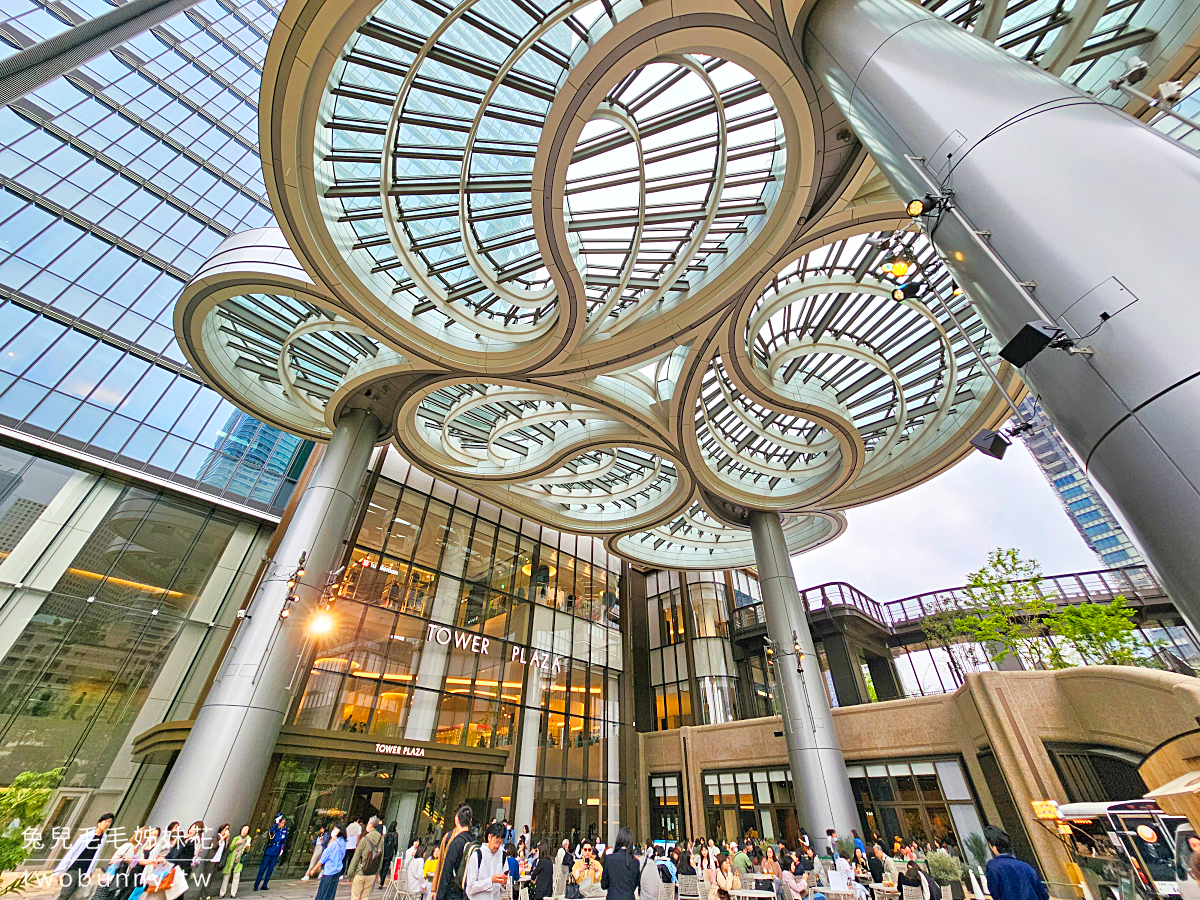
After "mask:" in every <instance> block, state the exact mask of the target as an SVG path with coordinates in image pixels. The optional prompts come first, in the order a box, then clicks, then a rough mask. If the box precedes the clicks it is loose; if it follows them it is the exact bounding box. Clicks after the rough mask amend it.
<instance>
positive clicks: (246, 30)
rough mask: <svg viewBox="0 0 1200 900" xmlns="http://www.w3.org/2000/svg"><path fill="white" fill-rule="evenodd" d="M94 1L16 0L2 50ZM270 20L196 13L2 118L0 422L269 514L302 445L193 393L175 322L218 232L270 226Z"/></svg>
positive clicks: (68, 20) (195, 387)
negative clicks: (265, 123) (264, 157)
mask: <svg viewBox="0 0 1200 900" xmlns="http://www.w3.org/2000/svg"><path fill="white" fill-rule="evenodd" d="M110 8H111V7H110V6H109V5H108V4H107V3H103V2H100V0H66V2H63V3H59V2H50V0H13V2H11V3H6V4H5V5H4V10H3V13H0V23H2V24H0V48H2V52H3V53H4V55H8V54H9V53H12V52H15V51H16V50H18V49H21V48H22V47H24V46H28V45H30V44H33V43H36V42H38V41H40V40H43V39H45V38H48V37H51V36H53V35H54V34H56V33H58V32H60V31H62V30H64V29H65V28H66V27H67V26H68V25H70V24H74V23H75V22H78V21H83V20H85V19H89V18H92V17H93V15H98V14H100V13H103V12H105V11H107V10H108V9H110ZM275 10H276V7H275V6H274V5H272V4H267V3H262V2H259V0H251V2H232V3H226V2H219V0H204V2H202V3H200V4H198V5H197V6H195V7H193V8H192V9H190V10H188V11H187V12H186V13H182V14H180V15H177V16H175V17H173V18H171V19H169V20H167V21H166V22H164V23H162V24H161V25H158V26H155V27H154V28H151V29H150V30H148V31H146V32H144V33H143V34H140V35H138V36H137V37H135V38H133V39H132V40H130V41H128V42H127V43H125V44H124V45H122V46H120V47H118V48H116V49H115V50H113V51H112V52H110V53H105V54H103V55H102V56H100V57H98V58H97V59H95V60H92V61H91V62H89V63H86V64H85V65H83V66H81V67H79V68H78V69H76V70H74V71H72V72H70V73H68V74H67V75H65V76H63V77H61V78H57V79H55V80H54V81H52V82H50V83H49V84H47V85H45V86H44V87H42V88H39V89H38V90H36V91H34V92H32V93H30V94H28V95H27V96H25V97H23V98H20V99H18V100H16V101H14V102H13V103H11V104H10V105H8V106H6V107H3V108H0V131H2V133H3V134H4V136H5V138H4V146H3V148H2V149H0V321H3V322H4V323H5V326H6V327H5V328H4V330H3V337H2V338H0V340H2V341H3V342H4V343H3V346H0V429H2V430H3V431H4V432H7V433H8V434H9V435H10V436H12V437H16V436H28V437H31V438H33V439H34V440H35V441H46V442H49V443H50V444H52V445H57V446H61V447H63V448H65V449H67V450H68V451H70V452H72V453H82V454H84V455H85V456H88V457H94V458H96V459H99V460H103V461H104V462H105V463H107V464H109V465H110V466H112V465H117V466H120V467H121V469H122V470H123V471H125V472H128V473H136V474H141V475H144V476H149V477H150V478H152V479H153V480H155V482H156V483H163V482H166V483H177V484H181V485H184V486H186V487H188V488H196V489H199V490H201V491H204V492H206V493H212V494H215V495H218V496H220V497H223V498H226V499H227V500H229V501H232V502H234V503H238V504H242V505H245V506H247V507H250V508H252V509H256V510H266V511H272V512H278V511H280V510H282V508H283V507H284V506H285V505H286V503H287V499H288V496H289V494H290V492H291V489H292V487H293V486H294V484H295V480H296V478H297V476H298V475H299V472H300V470H301V469H302V468H303V465H304V461H305V459H306V458H307V454H308V451H309V449H311V446H310V445H309V444H308V443H307V442H304V441H302V440H300V439H299V438H296V437H294V436H292V435H287V434H283V433H281V432H280V431H279V430H278V429H276V428H272V427H269V426H266V425H263V424H262V423H260V422H257V421H256V420H254V419H252V418H250V417H249V416H246V415H244V414H243V413H241V412H239V411H238V410H236V409H235V408H234V407H233V406H232V405H231V404H229V403H228V402H227V401H225V400H223V399H221V398H220V397H219V396H218V395H217V394H216V392H214V391H212V390H210V389H209V388H207V387H205V386H204V385H203V383H202V382H201V380H200V379H199V378H198V377H197V376H196V375H195V374H194V373H193V372H192V371H191V370H190V369H189V368H188V367H187V365H186V363H185V360H184V358H183V355H182V353H181V352H180V350H179V347H178V346H177V344H176V342H175V336H174V332H173V327H172V315H173V307H174V301H175V298H176V297H177V296H178V294H179V292H180V290H181V289H182V287H183V285H184V283H185V282H186V281H187V279H188V278H189V277H190V276H191V275H192V274H194V273H195V271H196V269H197V268H198V267H199V265H200V264H201V263H202V262H203V261H204V260H205V259H206V258H207V257H208V256H209V254H210V253H211V252H212V251H213V250H214V249H215V248H216V246H217V245H218V244H219V243H220V242H221V241H222V240H223V239H224V238H225V237H227V236H229V235H230V234H233V233H234V232H236V231H241V230H244V229H247V228H253V227H258V226H263V225H268V224H271V222H272V221H273V220H272V216H271V211H270V207H269V206H268V203H267V198H266V191H265V187H264V185H263V181H262V170H261V164H260V161H259V156H258V134H257V122H258V87H259V81H260V79H261V74H262V62H263V57H264V55H265V54H266V50H267V43H268V40H269V38H270V34H271V31H272V29H273V27H274V23H275V18H276V12H275Z"/></svg>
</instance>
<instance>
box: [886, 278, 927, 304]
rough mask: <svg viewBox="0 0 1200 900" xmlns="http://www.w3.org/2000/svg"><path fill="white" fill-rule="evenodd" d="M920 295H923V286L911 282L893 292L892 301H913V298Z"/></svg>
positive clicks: (899, 286)
mask: <svg viewBox="0 0 1200 900" xmlns="http://www.w3.org/2000/svg"><path fill="white" fill-rule="evenodd" d="M919 293H921V286H920V285H919V284H916V283H914V282H911V281H910V282H909V283H908V284H901V285H897V286H896V287H895V288H894V289H893V290H892V299H893V300H911V299H912V298H913V297H915V296H917V295H918V294H919Z"/></svg>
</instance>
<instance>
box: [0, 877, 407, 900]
mask: <svg viewBox="0 0 1200 900" xmlns="http://www.w3.org/2000/svg"><path fill="white" fill-rule="evenodd" d="M40 874H42V873H35V877H36V876H37V875H40ZM244 874H245V873H243V875H244ZM253 888H254V873H253V872H251V873H250V881H249V882H248V883H247V882H246V880H245V879H244V878H243V880H242V884H241V886H240V887H239V888H238V900H313V898H314V897H316V895H317V881H316V880H315V879H314V880H313V881H300V880H299V879H298V878H288V879H272V880H271V887H270V888H269V889H268V890H266V891H255V890H253ZM193 893H194V892H193V891H188V893H187V894H185V895H184V896H183V897H182V898H180V900H192V897H193ZM383 893H384V892H383V889H382V888H379V887H376V888H375V890H374V891H372V892H371V900H383ZM56 896H58V888H57V887H53V886H50V885H49V884H47V885H46V886H45V887H35V888H32V889H30V890H27V891H23V892H22V893H20V894H18V895H11V894H10V895H9V897H10V898H12V900H15V898H16V897H21V898H25V900H50V898H53V897H56ZM213 896H214V898H215V896H216V895H215V894H214V895H213ZM349 896H350V882H349V881H345V880H343V881H340V882H338V891H337V900H347V898H348V897H349ZM226 900H228V898H226Z"/></svg>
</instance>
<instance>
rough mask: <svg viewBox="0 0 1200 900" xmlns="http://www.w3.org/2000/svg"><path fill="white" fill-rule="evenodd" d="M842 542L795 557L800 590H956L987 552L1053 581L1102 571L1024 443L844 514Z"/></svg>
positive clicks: (893, 594) (885, 593)
mask: <svg viewBox="0 0 1200 900" xmlns="http://www.w3.org/2000/svg"><path fill="white" fill-rule="evenodd" d="M847 516H848V518H849V521H850V527H849V528H848V529H847V530H846V533H845V534H843V535H842V537H840V538H839V539H838V540H836V541H834V542H833V543H831V544H828V545H826V546H824V547H821V548H818V549H817V550H814V551H812V552H811V553H805V554H803V555H801V556H797V557H795V558H793V559H792V567H793V569H795V572H796V582H797V583H798V584H799V585H800V588H801V590H803V589H804V588H806V587H810V586H812V585H817V584H823V583H825V582H828V581H846V582H849V583H850V584H852V585H854V586H855V587H857V588H858V589H859V590H861V591H863V592H864V593H866V594H868V595H869V596H871V597H873V598H874V599H876V600H895V599H897V598H899V597H907V596H910V595H912V594H920V593H924V592H925V591H933V590H938V589H941V588H950V587H957V586H958V585H960V584H962V583H963V581H964V580H965V578H966V574H967V573H968V572H970V571H973V570H975V569H978V568H979V567H980V566H982V565H983V563H984V562H985V561H986V558H987V553H988V551H989V550H994V549H995V548H996V547H1016V548H1017V549H1019V550H1020V551H1021V553H1022V555H1023V556H1025V557H1026V558H1029V557H1033V558H1034V559H1037V560H1038V562H1039V563H1041V566H1042V571H1043V572H1044V573H1045V574H1047V575H1058V574H1062V573H1066V572H1083V571H1088V570H1092V569H1099V568H1103V565H1102V563H1101V562H1100V560H1099V559H1098V558H1097V557H1096V555H1095V554H1093V553H1092V552H1091V550H1089V549H1088V546H1087V544H1085V543H1084V542H1083V539H1082V538H1081V537H1080V536H1079V533H1078V532H1077V531H1076V530H1075V526H1074V525H1073V524H1072V523H1071V520H1070V519H1069V518H1068V517H1067V514H1066V512H1064V511H1063V508H1062V506H1061V505H1060V504H1059V502H1058V497H1057V496H1056V495H1055V493H1054V491H1053V490H1052V489H1051V487H1050V486H1049V485H1048V484H1047V483H1046V479H1045V478H1044V477H1043V476H1042V473H1041V472H1040V471H1039V470H1038V468H1037V465H1036V463H1034V461H1033V458H1032V457H1031V456H1030V455H1029V453H1028V451H1027V450H1026V449H1025V445H1024V444H1022V443H1021V442H1020V441H1014V442H1013V445H1012V446H1011V447H1009V449H1008V452H1007V453H1006V454H1005V456H1004V459H1003V460H996V459H992V458H990V457H987V456H984V455H982V454H980V453H972V454H971V455H970V456H968V457H967V458H966V459H965V460H963V461H962V462H961V463H959V464H958V465H957V466H954V467H953V468H952V469H950V470H949V471H947V472H944V473H943V474H941V475H939V476H938V477H936V478H934V479H932V480H930V481H928V482H926V483H925V484H923V485H920V486H919V487H916V488H913V489H912V490H910V491H907V492H905V493H903V494H899V495H898V496H895V497H891V498H888V499H886V500H880V501H879V502H877V503H872V504H870V505H868V506H863V507H859V508H857V509H851V510H849V511H848V512H847Z"/></svg>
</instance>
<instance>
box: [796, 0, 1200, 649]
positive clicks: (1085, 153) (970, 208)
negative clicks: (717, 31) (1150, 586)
mask: <svg viewBox="0 0 1200 900" xmlns="http://www.w3.org/2000/svg"><path fill="white" fill-rule="evenodd" d="M1076 5H1077V6H1079V4H1076ZM803 43H804V54H805V61H806V64H807V65H808V67H809V68H810V69H811V70H812V71H813V73H814V75H815V76H816V78H817V80H818V81H820V82H823V83H824V86H825V87H826V88H827V89H828V91H829V93H830V95H831V97H832V98H833V100H834V102H836V103H837V105H838V107H839V108H840V109H841V110H842V112H843V113H844V114H845V115H846V117H847V119H848V121H849V122H850V124H851V126H852V127H853V128H854V130H855V132H856V133H857V134H858V137H859V138H860V139H861V140H862V141H863V143H864V144H865V145H866V147H867V149H868V150H869V151H870V152H871V155H872V157H873V158H874V160H875V162H876V164H877V165H878V166H879V168H880V169H881V170H882V171H883V172H884V174H885V175H886V176H887V178H888V180H889V181H890V182H891V184H892V186H893V187H894V188H895V189H896V191H897V192H898V193H899V194H900V196H901V198H902V199H904V200H908V199H911V198H916V197H923V196H924V195H925V194H927V193H930V192H939V191H940V190H941V189H942V187H943V186H944V187H946V188H949V189H951V190H952V191H953V196H952V198H951V202H952V204H953V207H954V209H952V210H950V211H948V212H944V213H943V214H941V216H940V218H939V219H937V221H936V225H935V223H934V220H933V219H932V218H930V219H929V221H927V223H926V231H927V233H928V234H929V236H930V239H931V240H932V242H933V244H934V246H935V247H936V248H937V250H938V253H939V254H940V255H941V256H942V259H943V260H944V261H945V263H946V266H947V267H948V268H949V269H950V271H951V272H952V273H953V274H954V276H955V277H956V278H957V280H958V283H959V284H960V285H961V286H962V287H963V288H964V289H965V290H966V293H967V296H968V297H969V298H970V299H971V301H972V303H973V304H974V305H975V307H976V308H977V309H978V311H979V314H980V316H981V317H982V319H983V320H984V322H985V324H986V325H987V327H988V329H989V330H990V331H991V332H992V333H993V334H995V335H996V337H997V339H998V340H999V341H1000V343H1001V344H1002V345H1003V344H1004V343H1006V342H1007V341H1008V340H1010V339H1011V338H1012V337H1013V336H1014V335H1015V334H1016V333H1017V332H1018V331H1019V330H1020V329H1021V327H1022V326H1024V325H1025V323H1027V322H1030V321H1033V320H1037V319H1044V320H1047V321H1050V322H1051V323H1052V324H1054V325H1056V326H1057V327H1058V328H1060V329H1062V331H1063V333H1064V334H1065V335H1066V336H1067V337H1069V338H1071V339H1073V340H1075V341H1077V343H1078V345H1079V346H1080V347H1086V348H1090V349H1091V350H1093V351H1094V353H1093V355H1090V356H1087V355H1068V354H1067V353H1065V352H1061V351H1057V350H1050V349H1046V350H1043V351H1042V352H1041V354H1040V355H1038V356H1037V358H1036V359H1034V360H1033V361H1032V362H1030V363H1029V364H1028V365H1027V366H1025V368H1024V369H1023V371H1022V375H1023V377H1024V379H1025V380H1026V382H1027V383H1028V384H1029V385H1030V386H1031V387H1033V388H1034V389H1035V390H1036V391H1037V394H1038V398H1039V401H1040V402H1041V404H1042V405H1043V407H1044V408H1045V410H1046V412H1047V414H1048V416H1049V417H1050V419H1051V420H1052V421H1053V422H1054V425H1055V427H1057V428H1058V430H1059V431H1060V432H1061V433H1062V435H1063V437H1064V438H1065V439H1066V441H1067V442H1068V443H1069V444H1070V445H1071V447H1072V449H1073V450H1074V451H1075V452H1076V454H1077V455H1078V456H1079V458H1080V459H1081V460H1082V461H1083V463H1084V465H1085V466H1086V467H1087V470H1088V474H1089V475H1090V476H1091V477H1093V478H1094V479H1095V480H1096V482H1097V483H1098V484H1100V485H1101V486H1102V487H1103V488H1104V489H1105V491H1107V492H1108V494H1109V495H1110V496H1111V497H1112V498H1113V500H1114V501H1115V502H1116V504H1117V506H1118V507H1119V508H1120V510H1121V511H1122V512H1123V513H1124V514H1125V517H1126V518H1127V519H1128V520H1129V523H1130V525H1131V526H1132V528H1133V533H1134V535H1135V536H1136V537H1137V538H1138V540H1139V542H1140V543H1141V545H1142V547H1143V549H1144V550H1145V552H1146V556H1147V557H1148V558H1149V560H1150V562H1151V563H1152V564H1153V565H1154V567H1155V569H1157V570H1158V572H1159V574H1160V575H1161V576H1162V579H1163V582H1164V583H1165V584H1166V587H1167V590H1168V592H1169V593H1170V595H1171V598H1172V599H1173V600H1174V601H1175V603H1176V605H1177V606H1178V607H1179V609H1180V611H1181V612H1182V613H1183V614H1184V616H1185V617H1186V618H1187V619H1188V621H1189V623H1190V624H1191V625H1192V627H1193V628H1194V629H1195V628H1200V555H1198V554H1197V553H1196V551H1195V535H1196V534H1198V533H1200V414H1198V413H1200V378H1197V377H1196V376H1197V375H1200V357H1198V356H1197V354H1196V344H1197V340H1198V338H1200V306H1198V305H1197V304H1196V302H1195V294H1196V272H1195V260H1196V259H1200V228H1197V227H1196V210H1197V209H1200V157H1198V156H1197V155H1196V154H1195V153H1194V152H1192V151H1190V150H1188V149H1187V148H1185V147H1183V146H1182V145H1180V144H1178V143H1176V142H1174V141H1172V140H1170V139H1169V138H1167V137H1165V136H1163V135H1162V134H1160V133H1158V132H1156V131H1154V130H1153V129H1151V128H1148V127H1147V126H1146V125H1144V124H1142V123H1140V122H1138V121H1136V120H1134V119H1132V118H1130V117H1129V116H1126V115H1125V114H1124V113H1122V112H1120V111H1119V110H1117V109H1115V108H1114V107H1112V106H1108V105H1106V104H1103V103H1100V102H1098V101H1096V100H1095V99H1094V98H1093V97H1091V96H1090V95H1088V94H1085V93H1083V92H1082V91H1080V90H1078V89H1077V88H1075V87H1073V86H1071V85H1068V84H1065V83H1064V82H1062V81H1061V80H1059V79H1058V78H1055V77H1054V76H1053V75H1050V74H1047V73H1046V72H1044V71H1041V70H1040V69H1038V68H1036V67H1035V66H1032V65H1030V64H1029V63H1027V62H1024V61H1022V60H1019V59H1016V58H1014V57H1012V56H1010V55H1009V54H1007V53H1005V52H1004V51H1003V50H1000V49H999V48H997V47H995V46H993V45H991V44H989V43H987V42H985V41H982V40H980V39H978V38H976V37H974V36H973V35H970V34H968V33H966V32H964V31H962V30H961V29H959V28H958V27H956V26H955V25H953V24H952V23H950V22H947V21H945V20H944V19H942V18H940V17H938V16H936V15H933V14H932V13H930V12H928V11H926V10H925V9H923V8H922V7H921V6H919V5H917V4H914V3H909V2H907V0H818V2H817V3H816V5H815V7H814V9H813V12H812V14H811V16H810V17H809V20H808V22H807V25H806V30H805V36H804V42H803ZM1102 314H1103V318H1102ZM1014 502H1017V501H1014Z"/></svg>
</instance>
